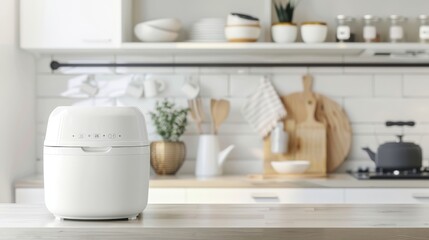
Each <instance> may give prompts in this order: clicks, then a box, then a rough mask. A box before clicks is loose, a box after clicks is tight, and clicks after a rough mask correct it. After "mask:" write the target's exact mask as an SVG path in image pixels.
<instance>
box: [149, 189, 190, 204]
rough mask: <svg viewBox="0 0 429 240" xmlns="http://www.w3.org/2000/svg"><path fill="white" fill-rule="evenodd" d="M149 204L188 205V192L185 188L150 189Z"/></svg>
mask: <svg viewBox="0 0 429 240" xmlns="http://www.w3.org/2000/svg"><path fill="white" fill-rule="evenodd" d="M148 203H152V204H182V203H186V190H185V189H183V188H149V197H148Z"/></svg>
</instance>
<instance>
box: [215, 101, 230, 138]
mask: <svg viewBox="0 0 429 240" xmlns="http://www.w3.org/2000/svg"><path fill="white" fill-rule="evenodd" d="M229 109H230V104H229V101H228V100H224V99H221V100H218V101H217V102H216V104H215V110H214V112H215V114H214V119H215V120H214V123H215V128H214V129H215V132H214V133H215V134H217V131H218V130H219V127H220V125H221V124H222V123H223V122H224V121H225V120H226V118H227V117H228V114H229Z"/></svg>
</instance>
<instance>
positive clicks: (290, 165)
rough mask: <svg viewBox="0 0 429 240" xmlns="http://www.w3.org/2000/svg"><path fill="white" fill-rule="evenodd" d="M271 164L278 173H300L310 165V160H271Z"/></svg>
mask: <svg viewBox="0 0 429 240" xmlns="http://www.w3.org/2000/svg"><path fill="white" fill-rule="evenodd" d="M271 166H272V167H273V168H274V170H275V171H276V172H278V173H287V174H300V173H304V172H305V171H307V169H308V168H309V167H310V161H306V160H290V161H271Z"/></svg>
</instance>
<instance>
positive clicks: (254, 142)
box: [182, 134, 263, 160]
mask: <svg viewBox="0 0 429 240" xmlns="http://www.w3.org/2000/svg"><path fill="white" fill-rule="evenodd" d="M218 136H219V142H220V145H221V146H220V147H221V150H222V149H224V148H226V147H228V146H229V145H234V146H235V148H234V149H233V150H232V151H231V153H230V155H229V156H228V158H230V159H254V160H257V159H262V157H263V156H262V148H261V147H260V146H262V139H261V138H260V137H259V136H256V135H246V134H243V135H218ZM198 139H199V137H198V135H185V136H183V137H182V140H183V141H184V142H185V143H186V146H187V149H186V153H187V158H191V159H195V158H196V156H197V151H198Z"/></svg>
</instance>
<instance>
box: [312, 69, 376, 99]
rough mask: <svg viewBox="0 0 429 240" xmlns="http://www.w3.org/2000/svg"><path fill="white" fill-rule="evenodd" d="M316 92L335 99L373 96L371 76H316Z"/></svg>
mask: <svg viewBox="0 0 429 240" xmlns="http://www.w3.org/2000/svg"><path fill="white" fill-rule="evenodd" d="M314 91H317V92H320V93H322V94H324V95H327V96H333V97H369V96H372V76H371V75H338V74H337V75H334V74H326V75H325V74H317V75H314Z"/></svg>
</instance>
